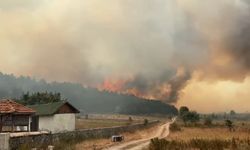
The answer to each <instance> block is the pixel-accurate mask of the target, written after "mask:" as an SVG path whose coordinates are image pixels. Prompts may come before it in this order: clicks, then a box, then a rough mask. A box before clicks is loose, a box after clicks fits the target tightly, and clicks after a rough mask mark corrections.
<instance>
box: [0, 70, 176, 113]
mask: <svg viewBox="0 0 250 150" xmlns="http://www.w3.org/2000/svg"><path fill="white" fill-rule="evenodd" d="M45 91H48V92H60V93H61V94H62V96H63V97H64V98H66V99H68V101H69V102H71V103H72V104H73V105H75V106H76V107H77V108H78V109H79V110H81V112H83V113H120V114H136V115H139V114H176V113H177V109H176V108H175V107H174V106H172V105H168V104H165V103H162V102H160V101H149V100H145V99H141V98H137V97H135V96H130V95H121V94H116V93H110V92H105V91H102V92H100V91H98V90H96V89H92V88H85V87H83V86H82V85H80V84H74V83H58V82H52V83H48V82H46V81H45V80H39V81H38V80H35V79H31V78H30V77H23V76H21V77H15V76H14V75H6V74H2V73H0V98H15V99H18V98H20V96H21V95H22V94H23V93H26V92H30V93H33V92H45Z"/></svg>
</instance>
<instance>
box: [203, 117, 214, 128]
mask: <svg viewBox="0 0 250 150" xmlns="http://www.w3.org/2000/svg"><path fill="white" fill-rule="evenodd" d="M204 125H205V126H211V125H213V120H212V119H211V118H205V120H204Z"/></svg>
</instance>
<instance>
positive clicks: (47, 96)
mask: <svg viewBox="0 0 250 150" xmlns="http://www.w3.org/2000/svg"><path fill="white" fill-rule="evenodd" d="M61 100H63V99H62V98H61V94H60V93H52V92H50V93H48V92H41V93H40V92H36V93H32V94H29V92H28V93H24V94H23V95H22V97H21V99H20V100H19V102H21V103H22V104H24V105H34V104H47V103H53V102H58V101H61Z"/></svg>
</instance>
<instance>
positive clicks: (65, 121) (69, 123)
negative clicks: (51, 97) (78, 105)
mask: <svg viewBox="0 0 250 150" xmlns="http://www.w3.org/2000/svg"><path fill="white" fill-rule="evenodd" d="M39 130H45V131H51V132H52V133H57V132H63V131H74V130H75V114H56V115H53V116H39Z"/></svg>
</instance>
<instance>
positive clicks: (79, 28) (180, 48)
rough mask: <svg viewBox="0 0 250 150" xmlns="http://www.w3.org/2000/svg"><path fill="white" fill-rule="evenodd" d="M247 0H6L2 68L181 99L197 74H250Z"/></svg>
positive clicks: (1, 9) (0, 29) (0, 37)
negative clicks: (181, 95) (185, 88)
mask: <svg viewBox="0 0 250 150" xmlns="http://www.w3.org/2000/svg"><path fill="white" fill-rule="evenodd" d="M249 13H250V11H249V4H248V3H247V1H243V0H232V1H228V0H221V1H219V2H218V1H215V0H212V1H211V0H204V1H200V0H177V1H176V0H148V1H145V0H136V1H135V0H126V1H124V0H108V1H101V0H85V1H82V0H74V1H70V0H41V1H39V2H37V1H35V0H23V1H20V2H19V1H15V0H9V1H1V2H0V18H1V22H0V41H1V42H0V53H1V59H0V68H1V71H3V72H6V73H14V74H19V75H29V76H35V77H38V78H46V79H47V80H50V81H53V80H57V81H70V82H79V83H82V84H83V85H86V86H91V87H97V88H99V89H101V90H109V91H114V92H120V93H126V94H134V95H136V96H140V97H144V98H148V99H160V100H163V101H165V102H172V103H174V102H176V101H177V100H178V98H179V96H180V94H181V90H182V89H183V88H184V87H185V86H186V85H187V84H188V81H189V80H190V79H191V78H192V74H193V73H194V72H196V71H198V72H201V74H202V75H203V77H204V78H206V77H207V78H211V77H212V78H213V79H219V78H220V79H221V78H223V79H225V78H226V79H230V80H235V79H239V78H240V79H242V78H244V77H246V76H247V75H248V73H249V67H250V62H249V60H250V59H249V57H250V53H249V42H248V41H249V25H250V23H249V19H248V18H249Z"/></svg>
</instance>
